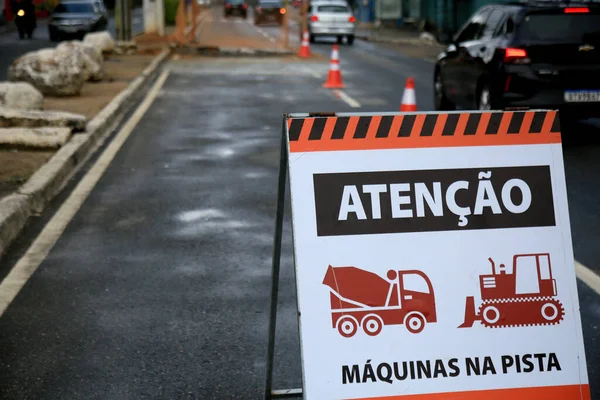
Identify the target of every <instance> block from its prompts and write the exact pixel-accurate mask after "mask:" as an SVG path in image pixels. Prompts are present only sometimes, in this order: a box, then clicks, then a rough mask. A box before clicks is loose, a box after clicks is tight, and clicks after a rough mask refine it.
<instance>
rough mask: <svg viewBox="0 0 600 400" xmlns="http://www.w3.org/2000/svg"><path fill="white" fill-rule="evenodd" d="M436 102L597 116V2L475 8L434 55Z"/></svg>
mask: <svg viewBox="0 0 600 400" xmlns="http://www.w3.org/2000/svg"><path fill="white" fill-rule="evenodd" d="M433 79H434V95H435V108H436V109H437V110H452V109H455V108H460V109H480V110H489V109H500V110H501V109H507V108H508V109H510V108H525V109H527V108H536V109H537V108H540V109H541V108H543V109H559V110H560V112H561V114H560V116H561V121H562V122H565V121H568V120H574V119H580V118H589V117H594V116H600V4H598V3H575V2H569V3H555V2H548V1H528V2H520V3H508V4H501V5H489V6H485V7H483V8H481V9H479V10H478V11H477V12H476V13H475V14H474V15H473V16H472V17H471V18H470V19H469V20H468V21H467V22H466V23H465V24H464V26H463V27H462V28H461V30H459V32H458V33H457V34H456V35H455V36H454V38H453V39H452V43H449V44H448V47H447V48H446V50H445V51H444V52H442V53H441V54H440V55H439V57H438V60H437V63H436V66H435V73H434V77H433Z"/></svg>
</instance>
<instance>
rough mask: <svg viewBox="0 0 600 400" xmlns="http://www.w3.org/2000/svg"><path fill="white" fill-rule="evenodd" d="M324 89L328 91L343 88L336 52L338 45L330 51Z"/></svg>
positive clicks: (338, 56) (338, 55)
mask: <svg viewBox="0 0 600 400" xmlns="http://www.w3.org/2000/svg"><path fill="white" fill-rule="evenodd" d="M323 87H324V88H328V89H341V88H343V87H345V86H344V84H343V83H342V71H340V54H339V51H338V45H337V44H334V45H333V50H331V62H330V64H329V73H328V74H327V81H326V82H325V84H323Z"/></svg>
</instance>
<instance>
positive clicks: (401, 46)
mask: <svg viewBox="0 0 600 400" xmlns="http://www.w3.org/2000/svg"><path fill="white" fill-rule="evenodd" d="M356 37H357V38H359V39H363V40H367V41H371V42H378V43H382V44H387V45H390V46H393V47H394V48H396V49H398V50H399V51H400V52H402V53H404V54H406V55H407V56H411V57H419V58H424V59H426V60H429V61H435V59H436V57H437V55H438V54H439V53H440V52H441V51H443V50H444V48H445V46H444V45H442V44H439V43H437V41H436V40H435V38H434V36H433V35H431V34H429V33H420V32H418V31H417V30H416V29H414V28H410V27H406V28H392V27H383V26H380V27H376V26H374V24H372V23H365V22H361V23H359V24H358V25H357V28H356Z"/></svg>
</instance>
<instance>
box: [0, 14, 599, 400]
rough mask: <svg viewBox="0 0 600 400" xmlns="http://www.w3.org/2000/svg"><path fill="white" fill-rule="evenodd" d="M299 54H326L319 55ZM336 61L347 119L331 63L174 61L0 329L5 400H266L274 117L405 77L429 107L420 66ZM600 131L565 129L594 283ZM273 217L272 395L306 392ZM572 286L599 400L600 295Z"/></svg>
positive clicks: (0, 394) (582, 251)
mask: <svg viewBox="0 0 600 400" xmlns="http://www.w3.org/2000/svg"><path fill="white" fill-rule="evenodd" d="M246 28H247V27H245V28H244V29H246ZM232 29H237V28H235V27H234V25H232ZM264 29H265V31H266V32H267V33H270V32H271V29H277V28H264ZM311 49H312V50H313V51H315V52H318V53H322V54H324V55H327V56H328V55H329V52H330V50H331V45H330V44H327V43H324V44H315V45H313V46H312V48H311ZM340 53H341V54H340V56H341V65H342V76H343V79H344V82H345V83H346V85H347V88H346V89H345V90H344V93H345V94H346V95H347V96H348V97H349V98H351V99H352V100H353V101H354V102H357V103H359V104H360V107H358V108H354V107H351V104H350V103H352V102H350V103H349V102H348V98H347V97H346V98H345V100H344V99H343V98H339V96H336V95H334V94H333V93H332V91H330V90H326V89H322V88H321V85H322V83H323V82H324V80H325V76H326V74H327V69H328V62H327V60H325V62H305V61H301V60H295V61H291V62H286V61H282V60H277V59H254V60H240V59H233V58H228V59H203V60H180V61H174V62H172V63H171V68H172V72H171V74H170V77H169V79H168V80H167V82H166V84H165V86H164V88H163V89H162V90H161V92H160V95H159V97H158V98H157V99H156V101H155V102H154V104H153V105H152V107H151V109H150V110H149V111H148V113H147V114H146V116H145V117H144V118H143V120H142V121H141V122H140V123H139V124H138V125H137V127H136V128H135V130H134V131H133V133H132V136H131V137H130V138H129V140H128V141H127V142H125V144H124V146H123V148H122V149H121V151H120V152H119V153H118V154H117V156H116V158H115V160H114V161H113V162H112V163H111V164H110V166H109V167H108V169H107V170H106V173H105V175H104V176H103V177H102V178H101V179H100V181H99V183H98V185H97V186H96V187H95V189H94V190H93V191H92V192H91V194H90V196H89V197H88V199H87V200H86V201H85V202H84V204H83V206H82V207H81V209H80V210H79V211H78V212H77V214H76V215H75V217H74V218H73V220H72V221H71V222H70V224H69V225H68V227H67V229H66V231H65V232H64V233H63V234H62V235H61V237H60V239H59V240H58V242H57V243H56V245H55V246H54V247H53V248H52V250H51V251H50V253H49V255H48V256H47V257H46V258H45V260H44V261H43V262H42V264H41V265H40V267H39V268H38V269H37V271H36V272H35V273H34V274H33V276H32V278H31V279H30V280H29V281H28V282H27V284H26V286H25V287H24V288H23V290H22V291H21V292H20V293H19V295H18V296H17V297H16V298H15V300H14V301H13V303H12V304H11V305H10V307H9V308H8V309H7V311H6V312H5V313H4V314H3V315H2V316H1V318H0V398H2V399H6V400H11V399H15V400H16V399H19V400H21V399H57V398H60V399H116V400H118V399H134V398H144V399H146V398H147V399H183V398H186V399H188V398H189V399H258V398H261V390H262V384H263V379H264V370H265V351H266V343H267V321H268V301H269V299H268V294H269V287H270V262H271V250H272V233H273V219H274V215H275V208H274V206H275V197H276V181H277V168H278V160H279V158H278V156H279V154H278V153H279V137H280V130H281V114H282V113H284V112H307V111H320V112H327V111H336V112H341V111H395V110H398V108H399V105H400V101H401V97H402V90H403V86H404V81H405V79H406V78H407V77H409V76H410V77H413V78H414V79H415V82H416V92H417V103H418V106H419V109H420V110H430V109H431V107H432V99H431V93H432V91H433V90H432V84H431V76H432V71H433V65H432V64H431V63H430V62H427V61H423V60H418V59H412V58H408V57H405V56H403V55H402V54H399V53H397V52H395V51H394V50H391V49H388V48H382V47H379V46H376V45H372V44H369V43H364V42H361V41H357V43H355V46H353V47H347V46H342V47H341V49H340ZM596 131H597V129H595V128H594V127H593V125H589V124H588V125H581V126H580V127H578V129H577V131H576V132H569V133H566V135H567V134H568V135H569V136H570V139H569V143H568V144H567V145H566V147H565V150H564V154H565V161H566V164H567V166H566V168H567V175H568V176H567V179H568V190H569V201H570V209H571V219H572V225H573V227H572V229H573V239H574V242H575V255H576V257H577V259H578V260H579V261H581V262H582V263H584V264H586V265H587V266H589V267H590V268H595V269H596V270H598V267H599V266H600V263H599V262H598V260H600V249H599V248H598V246H597V245H596V243H598V234H599V231H600V230H599V229H598V226H600V224H599V223H598V221H597V219H598V218H599V217H598V216H599V215H600V203H599V202H598V201H597V199H598V197H599V195H600V193H599V190H600V189H599V188H598V185H597V182H598V178H599V177H600V163H599V161H598V160H600V144H599V143H598V140H597V139H596V137H595V136H593V135H594V133H595V132H596ZM286 213H287V214H286V221H285V229H284V244H283V259H282V281H281V286H280V291H281V294H280V305H279V323H278V330H277V343H276V360H275V362H276V368H275V385H276V387H278V388H288V387H300V386H301V378H300V356H299V343H298V335H297V323H296V310H295V306H296V300H295V287H294V281H293V271H292V268H293V258H292V242H291V228H290V224H291V221H290V218H289V217H290V214H289V205H288V207H287V209H286ZM47 214H49V213H46V216H45V217H42V218H41V220H40V221H36V222H34V223H32V224H31V225H30V226H29V227H28V229H27V231H26V233H25V234H24V235H23V236H22V238H21V239H20V240H19V242H18V243H17V244H16V245H15V246H14V248H13V249H12V250H11V251H10V252H9V254H8V256H7V257H6V258H5V259H4V261H3V263H2V266H1V267H0V277H3V276H5V275H6V273H7V272H8V270H9V269H10V268H11V267H12V266H13V265H14V263H15V262H16V260H18V259H19V257H20V255H21V254H22V252H23V250H24V249H26V247H27V245H28V243H29V242H31V240H33V239H34V238H35V235H36V233H37V232H38V231H39V230H40V227H41V223H42V222H43V221H42V220H43V219H47ZM579 290H580V292H579V295H580V300H581V309H582V310H581V312H582V319H583V329H584V336H585V344H586V354H587V362H588V370H589V376H590V382H591V386H592V392H593V396H592V398H593V399H600V343H599V341H598V337H599V326H600V296H599V295H598V294H596V293H595V292H593V291H592V290H591V289H589V288H588V287H586V286H585V285H584V284H582V283H580V285H579Z"/></svg>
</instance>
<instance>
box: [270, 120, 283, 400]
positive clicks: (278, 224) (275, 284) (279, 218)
mask: <svg viewBox="0 0 600 400" xmlns="http://www.w3.org/2000/svg"><path fill="white" fill-rule="evenodd" d="M283 124H284V125H283V126H282V131H281V149H280V155H279V178H278V181H277V182H278V183H277V214H276V216H275V237H274V238H273V261H272V263H273V264H272V267H271V279H272V282H271V310H270V313H269V346H268V348H267V376H266V381H265V400H270V399H271V398H272V391H273V358H274V353H275V328H276V325H277V296H278V294H279V267H280V264H281V236H282V231H283V212H284V205H285V184H286V180H287V162H288V156H287V149H286V146H285V144H286V138H285V136H286V129H285V118H284V120H283Z"/></svg>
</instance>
